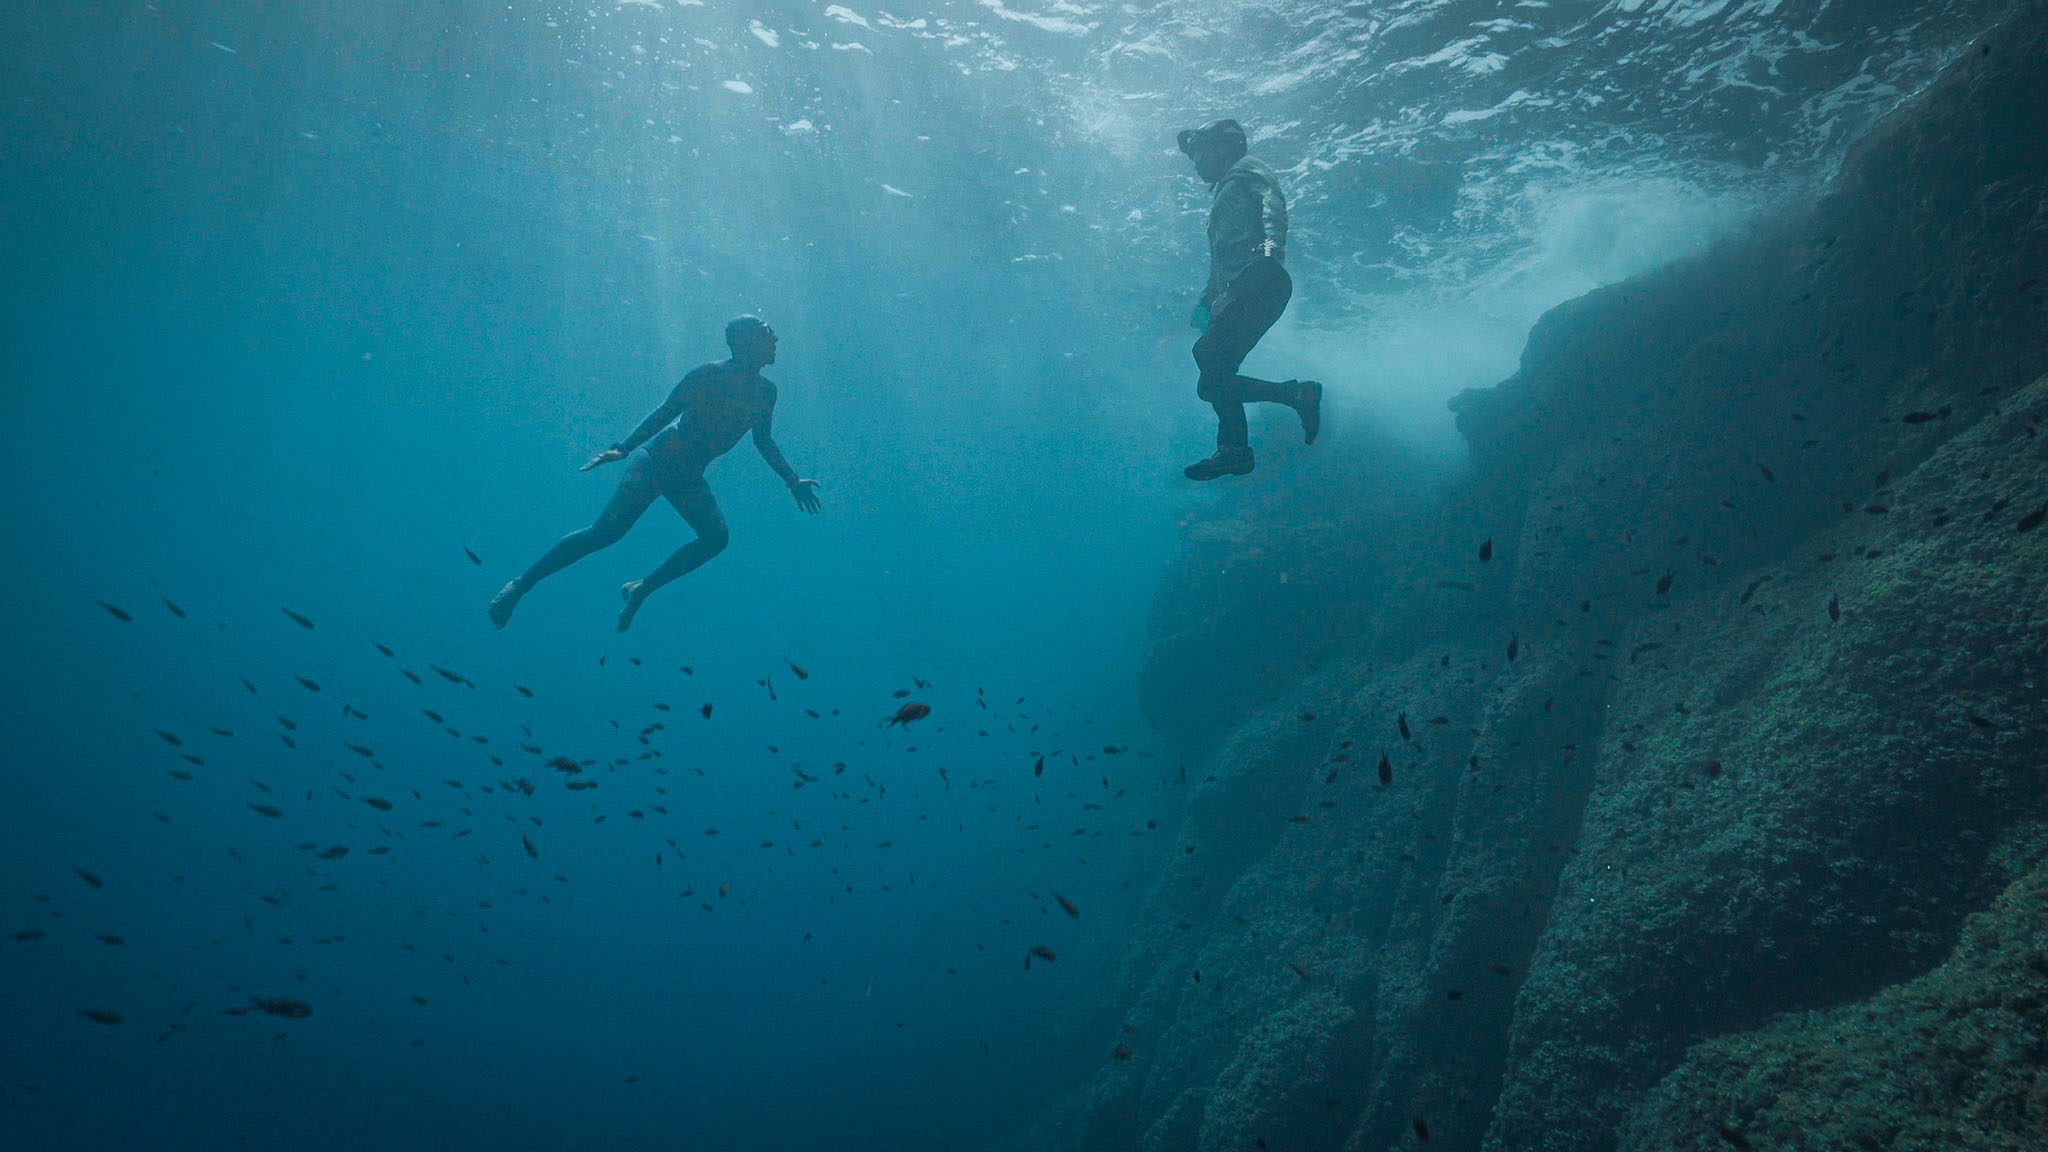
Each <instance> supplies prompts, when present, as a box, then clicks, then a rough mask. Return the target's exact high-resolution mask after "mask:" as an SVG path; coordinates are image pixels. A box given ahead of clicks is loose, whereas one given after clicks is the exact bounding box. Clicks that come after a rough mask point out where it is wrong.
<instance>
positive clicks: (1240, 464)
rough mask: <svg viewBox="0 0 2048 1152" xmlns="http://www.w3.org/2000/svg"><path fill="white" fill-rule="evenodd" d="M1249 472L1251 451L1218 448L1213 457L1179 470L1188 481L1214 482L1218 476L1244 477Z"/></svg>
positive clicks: (1246, 449)
mask: <svg viewBox="0 0 2048 1152" xmlns="http://www.w3.org/2000/svg"><path fill="white" fill-rule="evenodd" d="M1251 470H1252V450H1251V449H1249V448H1218V449H1216V454H1215V455H1214V456H1205V457H1203V458H1202V459H1200V460H1197V461H1195V462H1194V463H1193V464H1190V465H1188V466H1187V467H1185V468H1183V469H1181V474H1182V475H1184V476H1186V477H1187V478H1188V479H1190V480H1214V479H1216V478H1217V477H1218V476H1244V475H1247V474H1249V473H1250V472H1251Z"/></svg>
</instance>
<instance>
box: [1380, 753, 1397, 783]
mask: <svg viewBox="0 0 2048 1152" xmlns="http://www.w3.org/2000/svg"><path fill="white" fill-rule="evenodd" d="M1393 782H1394V762H1393V761H1391V760H1389V759H1387V750H1386V749H1385V748H1382V749H1380V787H1382V788H1385V787H1386V786H1387V785H1389V784H1392V783H1393Z"/></svg>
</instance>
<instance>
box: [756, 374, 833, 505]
mask: <svg viewBox="0 0 2048 1152" xmlns="http://www.w3.org/2000/svg"><path fill="white" fill-rule="evenodd" d="M774 426H775V401H774V399H773V396H772V394H771V397H770V399H769V401H768V407H767V408H766V410H764V411H763V412H762V413H761V419H759V420H758V421H756V422H755V423H754V448H755V450H757V451H759V452H760V453H761V459H763V460H765V461H767V462H768V467H770V468H772V469H774V470H775V474H776V475H777V476H780V477H782V482H783V483H784V484H787V485H788V486H789V494H790V496H791V497H792V498H793V499H795V500H796V506H797V507H799V508H801V509H803V510H804V511H806V512H809V513H811V514H813V515H816V514H817V511H818V489H819V488H820V487H821V485H820V484H819V483H818V482H817V481H816V480H805V479H802V478H800V477H798V476H797V474H796V469H794V468H791V467H790V466H789V461H788V460H787V459H785V458H784V457H783V455H782V449H781V448H780V447H779V446H777V445H776V443H775V429H774Z"/></svg>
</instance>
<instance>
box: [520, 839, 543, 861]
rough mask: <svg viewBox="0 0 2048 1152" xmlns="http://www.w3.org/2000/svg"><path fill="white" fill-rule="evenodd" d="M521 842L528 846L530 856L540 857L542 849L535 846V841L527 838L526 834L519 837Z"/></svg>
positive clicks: (527, 850) (527, 852)
mask: <svg viewBox="0 0 2048 1152" xmlns="http://www.w3.org/2000/svg"><path fill="white" fill-rule="evenodd" d="M519 842H520V843H521V844H524V845H525V846H526V854H527V855H528V856H531V857H533V858H534V859H536V860H538V859H540V849H538V848H535V847H534V846H533V841H532V840H529V839H527V838H526V837H525V836H521V837H520V838H519Z"/></svg>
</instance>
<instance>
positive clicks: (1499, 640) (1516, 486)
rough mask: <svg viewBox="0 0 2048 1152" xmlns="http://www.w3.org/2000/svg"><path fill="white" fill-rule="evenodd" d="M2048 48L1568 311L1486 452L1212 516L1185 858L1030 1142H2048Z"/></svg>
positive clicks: (1968, 59)
mask: <svg viewBox="0 0 2048 1152" xmlns="http://www.w3.org/2000/svg"><path fill="white" fill-rule="evenodd" d="M2044 60H2048V10H2044V9H2043V6H2041V5H2033V6H2032V10H2031V11H2022V12H2020V13H2018V14H2017V15H2015V16H2014V17H2013V18H2012V19H2010V20H2008V21H2007V22H2006V24H2005V25H2003V26H2002V27H2000V28H1998V29H1996V30H1994V31H1993V32H1991V33H1990V34H1988V35H1987V36H1986V37H1984V38H1983V40H1982V41H1980V42H1979V43H1978V44H1976V45H1973V46H1972V47H1971V49H1970V51H1969V52H1968V54H1967V55H1966V56H1964V57H1963V58H1961V59H1959V60H1958V61H1957V62H1956V63H1955V64H1954V66H1953V67H1952V68H1951V69H1950V70H1949V71H1948V72H1947V73H1946V74H1945V75H1944V77H1943V78H1942V79H1941V80H1940V81H1939V82H1938V83H1936V84H1935V85H1934V86H1933V87H1932V88H1931V89H1930V90H1929V91H1927V92H1926V93H1924V94H1922V95H1921V96H1920V97H1919V98H1917V99H1915V100H1914V101H1913V102H1911V104H1909V105H1908V106H1906V107H1904V108H1902V109H1901V110H1899V111H1898V112H1897V113H1896V114H1895V115H1894V116H1892V117H1891V118H1890V119H1889V120H1888V121H1887V122H1886V123H1885V124H1883V125H1881V126H1880V127H1879V128H1878V129H1877V130H1876V131H1875V132H1873V133H1872V134H1871V135H1870V136H1869V137H1868V138H1867V139H1865V140H1864V141H1863V142H1862V143H1861V144H1860V145H1859V146H1858V147H1857V148H1856V149H1855V150H1854V151H1853V152H1852V154H1851V155H1850V156H1849V158H1848V159H1847V160H1846V162H1845V164H1844V166H1843V169H1842V171H1841V172H1840V174H1839V176H1838V178H1837V179H1836V181H1835V183H1834V185H1833V188H1832V189H1831V191H1830V193H1829V195H1828V196H1827V197H1826V198H1825V199H1823V200H1822V201H1821V202H1820V203H1819V204H1818V205H1817V206H1816V207H1814V208H1813V209H1812V210H1811V212H1810V213H1804V214H1802V215H1801V217H1800V218H1798V219H1793V220H1782V221H1779V222H1777V223H1774V224H1770V225H1766V226H1759V227H1758V228H1756V229H1755V230H1753V231H1752V232H1751V233H1749V234H1748V235H1746V236H1744V237H1741V238H1739V239H1736V240H1733V241H1730V242H1728V243H1726V244H1724V245H1723V246H1721V247H1720V248H1719V249H1717V250H1716V251H1714V252H1713V253H1711V254H1709V255H1708V256H1706V257H1704V258H1702V259H1699V260H1696V261H1693V262H1690V263H1688V264H1685V265H1683V266H1678V267H1673V268H1669V269H1666V270H1664V271H1661V272H1659V273H1656V274H1654V275H1651V276H1648V277H1644V278H1642V279H1639V280H1636V281H1632V282H1629V283H1626V284H1622V285H1618V286H1615V287H1612V288H1609V289H1604V290H1601V291H1598V292H1595V293H1592V294H1590V295H1588V296H1586V297H1583V298H1581V299H1579V300H1575V301H1573V302H1571V303H1569V304H1566V305H1564V306H1562V307H1560V308H1557V309H1555V310H1554V311H1553V312H1552V313H1550V314H1549V315H1548V316H1546V317H1545V318H1544V319H1543V320H1542V322H1541V323H1539V324H1538V326H1537V327H1536V329H1535V331H1534V332H1533V333H1532V334H1531V336H1530V338H1529V341H1528V345H1527V349H1526V351H1525V354H1524V356H1523V360H1522V364H1521V368H1520V370H1519V371H1518V372H1517V374H1516V375H1515V376H1514V377H1513V378H1512V379H1510V380H1508V381H1506V382H1504V383H1502V384H1501V385H1499V386H1498V387H1495V388H1491V389H1485V390H1480V391H1475V392H1468V393H1466V394H1464V395H1462V396H1460V397H1458V398H1457V400H1455V401H1454V402H1453V408H1454V410H1455V411H1456V413H1457V417H1458V422H1459V428H1460V430H1461V432H1462V433H1463V434H1464V435H1465V437H1466V439H1467V442H1468V444H1469V445H1470V449H1471V467H1470V470H1469V472H1468V473H1466V474H1464V475H1461V476H1458V477H1455V478H1452V479H1449V480H1446V481H1443V482H1440V483H1433V482H1428V481H1415V480H1410V481H1402V480H1399V479H1397V478H1396V477H1398V476H1399V475H1400V474H1401V471H1402V469H1403V467H1404V461H1402V460H1401V459H1400V458H1399V455H1398V450H1397V449H1395V448H1394V447H1393V446H1392V445H1390V444H1386V443H1377V444H1370V445H1360V444H1356V443H1354V444H1353V445H1352V446H1351V447H1350V449H1349V453H1350V454H1349V455H1346V454H1345V452H1346V449H1345V448H1344V447H1342V446H1341V445H1332V446H1331V451H1330V452H1329V453H1328V454H1327V455H1325V456H1323V457H1320V458H1318V457H1314V456H1303V457H1301V458H1299V459H1297V460H1292V461H1289V462H1288V464H1287V466H1286V468H1285V469H1280V468H1269V469H1265V470H1262V471H1261V472H1260V473H1258V474H1257V476H1256V477H1255V479H1254V483H1252V484H1247V485H1246V486H1245V488H1244V491H1243V493H1242V495H1240V496H1239V497H1238V498H1236V499H1235V500H1234V501H1233V502H1231V503H1229V504H1227V505H1225V506H1224V507H1223V508H1222V509H1221V510H1220V511H1219V512H1218V513H1217V514H1216V515H1215V516H1214V517H1213V518H1212V519H1208V520H1203V521H1198V522H1195V523H1191V524H1189V525H1187V526H1186V528H1185V532H1184V541H1183V547H1182V551H1181V554H1180V556H1179V558H1178V560H1177V562H1176V565H1175V567H1174V570H1173V571H1172V572H1170V573H1169V574H1168V576H1167V577H1166V579H1165V581H1164V583H1163V586H1162V589H1161V592H1160V595H1159V599H1158V602H1157V605H1156V607H1155V613H1154V620H1153V629H1152V630H1153V637H1154V647H1153V653H1152V660H1151V663H1150V666H1149V667H1148V669H1147V670H1146V673H1145V684H1144V691H1145V699H1146V702H1147V706H1148V708H1149V709H1150V710H1151V712H1152V714H1153V716H1154V718H1155V719H1156V720H1157V721H1158V722H1159V723H1160V724H1161V726H1162V728H1163V729H1164V730H1165V731H1166V732H1167V733H1168V735H1169V737H1170V738H1171V739H1173V740H1174V741H1175V742H1176V743H1177V745H1178V749H1177V751H1178V752H1179V753H1180V755H1181V758H1182V759H1183V761H1184V762H1185V764H1186V767H1187V783H1186V788H1185V803H1184V807H1183V809H1182V812H1181V815H1180V826H1179V830H1178V842H1177V844H1176V846H1175V848H1174V849H1173V853H1172V856H1171V858H1170V859H1169V860H1168V861H1167V863H1166V865H1165V867H1164V868H1163V870H1162V871H1161V873H1160V875H1159V878H1158V880H1157V882H1156V884H1155V886H1154V887H1153V889H1152V890H1151V892H1150V893H1149V894H1148V895H1147V897H1146V900H1145V904H1144V908H1143V912H1142V915H1141V924H1140V928H1139V930H1138V932H1137V933H1136V935H1135V937H1134V939H1133V940H1132V942H1131V945H1130V951H1129V954H1128V956H1127V958H1126V960H1125V963H1124V967H1123V984H1122V987H1121V989H1120V1003H1121V1005H1122V1006H1123V1007H1122V1016H1121V1018H1120V1019H1119V1020H1118V1021H1116V1024H1117V1025H1118V1026H1119V1027H1120V1028H1121V1032H1120V1034H1119V1035H1118V1036H1117V1037H1116V1038H1115V1039H1113V1040H1112V1039H1105V1042H1104V1044H1103V1048H1104V1058H1103V1059H1104V1063H1103V1066H1102V1068H1101V1069H1100V1070H1099V1072H1098V1073H1097V1074H1096V1076H1095V1078H1094V1080H1093V1082H1092V1083H1091V1084H1089V1085H1088V1087H1087V1088H1086V1089H1085V1091H1084V1092H1083V1093H1082V1094H1081V1096H1080V1097H1079V1099H1078V1101H1077V1102H1076V1103H1075V1104H1074V1106H1073V1107H1072V1108H1071V1109H1070V1110H1069V1111H1067V1112H1066V1113H1065V1114H1063V1115H1062V1117H1060V1118H1059V1119H1058V1120H1057V1121H1055V1122H1053V1123H1052V1124H1050V1125H1049V1126H1048V1132H1049V1134H1048V1135H1044V1136H1043V1137H1042V1139H1040V1140H1037V1141H1034V1142H1035V1143H1040V1144H1044V1145H1049V1146H1058V1147H1068V1148H1077V1149H1086V1150H1090V1152H1093V1150H1098V1149H1099V1150H1103V1152H1108V1150H1111V1149H1118V1150H1122V1149H1131V1148H1138V1149H1145V1150H1148V1152H1179V1150H1196V1149H1200V1150H1205V1152H1207V1150H1223V1149H1231V1150H1237V1149H1249V1148H1264V1149H1271V1150H1275V1152H1281V1150H1287V1149H1309V1148H1315V1149H1332V1148H1344V1149H1357V1150H1377V1149H1390V1148H1421V1147H1424V1146H1427V1147H1428V1148H1430V1149H1502V1150H1514V1152H1523V1150H1537V1149H1542V1150H1557V1152H1565V1150H1571V1152H1582V1150H1600V1149H1610V1148H1617V1147H1625V1148H1630V1149H1646V1150H1647V1149H1665V1148H1672V1149H1677V1148H1687V1149H1723V1148H1735V1149H1741V1148H1771V1147H1786V1148H1790V1147H1799V1148H1878V1147H1886V1148H1889V1147H1951V1146H1953V1147H1980V1148H2022V1147H2042V1146H2048V1041H2044V1040H2043V1039H2042V1036H2043V1013H2044V1008H2043V1005H2044V1003H2048V906H2044V903H2043V900H2042V891H2043V889H2042V883H2043V881H2042V876H2043V868H2044V867H2048V800H2044V797H2048V737H2044V731H2048V729H2044V722H2048V715H2044V707H2048V700H2044V692H2043V686H2044V685H2048V525H2044V524H2043V520H2044V518H2048V429H2044V425H2048V376H2044V373H2048V285H2044V280H2048V68H2044V66H2043V64H2042V63H2041V62H2042V61H2044ZM1354 440H1356V437H1354ZM1482 541H1485V542H1487V543H1488V558H1486V559H1482V558H1481V557H1480V554H1479V549H1480V547H1481V543H1482ZM1117 1043H1122V1044H1124V1045H1126V1046H1127V1048H1128V1052H1129V1055H1128V1057H1127V1058H1116V1059H1113V1058H1111V1056H1110V1054H1109V1049H1110V1048H1111V1046H1112V1045H1113V1044H1117Z"/></svg>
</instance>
